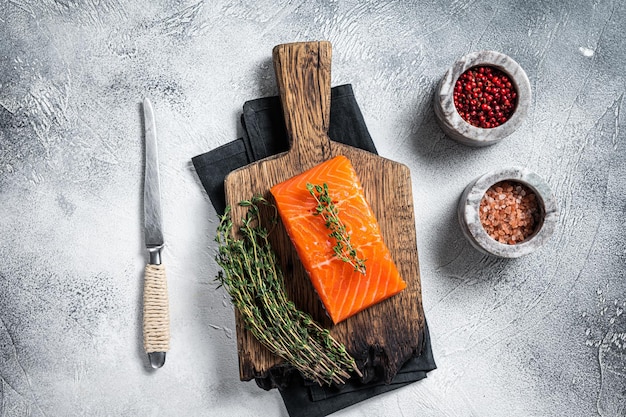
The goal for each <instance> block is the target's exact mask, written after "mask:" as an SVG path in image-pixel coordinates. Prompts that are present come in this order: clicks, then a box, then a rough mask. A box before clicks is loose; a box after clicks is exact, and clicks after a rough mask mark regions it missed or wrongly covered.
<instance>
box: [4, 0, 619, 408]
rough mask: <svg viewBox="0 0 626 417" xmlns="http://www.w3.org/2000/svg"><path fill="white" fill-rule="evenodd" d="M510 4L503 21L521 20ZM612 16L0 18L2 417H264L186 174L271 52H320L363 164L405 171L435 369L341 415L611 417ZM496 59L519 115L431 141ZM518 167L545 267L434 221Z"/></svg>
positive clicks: (205, 204)
mask: <svg viewBox="0 0 626 417" xmlns="http://www.w3.org/2000/svg"><path fill="white" fill-rule="evenodd" d="M522 4H524V5H522ZM624 27H626V3H624V2H621V1H620V0H613V1H607V0H599V1H583V0H574V1H568V2H550V1H541V0H534V1H527V2H513V1H505V0H495V1H472V0H456V1H453V2H445V1H436V0H433V1H419V2H418V1H414V2H405V1H393V2H392V1H368V2H362V1H342V2H338V1H306V2H305V1H288V0H259V1H240V2H225V1H219V0H217V1H196V0H191V1H184V0H183V1H174V0H160V1H150V2H144V1H135V2H126V1H123V0H82V1H78V0H63V1H61V0H54V1H53V0H8V1H7V0H0V219H1V220H0V259H1V260H2V262H0V416H26V415H33V416H40V415H46V416H70V415H89V416H100V415H102V416H104V415H110V416H120V415H133V416H148V415H150V416H156V415H163V416H191V415H193V416H202V415H204V416H209V415H211V416H258V415H266V416H286V411H285V410H284V406H283V405H282V402H281V400H280V397H279V395H278V393H277V392H276V391H272V392H265V391H262V390H260V389H258V388H257V387H256V385H255V384H254V383H253V382H250V383H243V382H240V381H239V380H238V371H237V358H236V344H235V340H234V338H233V329H234V320H233V311H232V308H231V306H230V305H229V302H228V300H227V299H226V297H225V295H224V292H222V290H216V289H215V284H214V283H213V282H212V280H213V277H214V276H215V273H216V266H215V263H214V262H213V253H214V245H213V236H214V229H215V226H216V220H217V217H216V215H215V212H214V211H213V209H212V207H211V205H210V203H209V200H208V198H207V196H206V195H205V194H204V191H203V190H202V189H201V186H200V184H199V181H198V180H197V177H196V175H195V173H194V171H193V167H192V165H191V163H190V158H191V157H193V156H195V155H197V154H199V153H202V152H205V151H208V150H210V149H213V148H215V147H217V146H219V145H221V144H224V143H226V142H229V141H230V140H232V139H235V138H236V137H237V135H238V134H239V129H240V128H239V126H238V117H239V114H240V112H241V106H242V104H243V102H244V101H245V100H247V99H251V98H255V97H260V96H267V95H273V94H275V93H276V87H275V82H274V74H273V69H272V66H271V60H270V59H271V49H272V47H273V46H274V45H276V44H279V43H284V42H291V41H297V40H310V39H327V40H330V41H331V42H332V43H333V48H334V58H333V85H339V84H342V83H352V84H353V86H354V89H355V93H356V95H357V99H358V101H359V103H360V105H361V107H362V111H363V113H364V116H365V119H366V121H367V123H368V126H369V128H370V130H371V133H372V136H373V137H374V140H375V143H376V145H377V147H378V148H379V151H380V153H381V154H382V155H383V156H386V157H389V158H392V159H395V160H398V161H401V162H403V163H405V164H407V165H408V166H409V167H410V168H411V172H412V178H413V187H414V196H415V207H416V216H417V223H416V227H417V233H418V246H419V251H420V261H421V271H422V285H423V294H424V305H425V309H426V313H427V317H428V319H429V324H430V328H431V331H432V336H433V348H434V350H435V355H436V359H437V363H438V366H439V369H438V370H436V371H434V372H432V373H431V374H430V375H429V377H428V379H426V380H424V381H420V382H419V383H415V384H412V385H411V386H409V387H406V388H404V389H401V390H398V391H394V392H392V393H389V394H385V395H382V396H380V397H376V398H374V399H371V400H369V401H367V402H364V403H361V404H359V405H357V406H354V407H351V408H349V409H346V410H343V411H341V412H338V413H337V415H338V416H374V415H376V416H383V415H385V416H400V415H403V416H417V415H419V416H433V417H434V416H553V415H569V416H576V417H577V416H581V417H582V416H593V415H601V416H624V415H626V404H625V403H626V314H624V310H626V267H625V263H626V246H625V245H624V240H625V239H626V233H625V231H624V230H625V226H626V222H625V221H624V211H625V209H626V176H625V175H624V174H625V173H626V140H625V139H626V136H625V129H624V118H625V113H624V112H623V111H622V109H623V104H624V92H625V91H626V78H625V75H624V73H625V70H626V52H625V50H624V46H625V43H624V34H623V31H624ZM480 49H493V50H497V51H500V52H503V53H506V54H508V55H510V56H512V57H513V58H514V59H515V60H517V61H518V62H519V63H520V64H521V65H522V66H523V67H524V69H525V70H526V72H527V73H528V76H529V78H530V80H531V84H532V88H533V93H534V97H533V102H532V106H531V110H530V114H529V118H528V119H527V120H526V122H525V123H524V125H523V126H522V127H521V129H520V130H518V131H517V132H516V133H515V134H513V135H512V136H510V137H509V138H508V139H506V140H505V141H503V142H501V143H500V144H498V145H495V146H492V147H489V148H486V149H471V148H466V147H464V146H462V145H459V144H457V143H455V142H453V141H451V140H450V139H448V138H446V137H445V136H444V135H443V134H442V132H441V130H440V129H439V128H438V126H437V124H436V122H435V120H434V116H433V112H432V105H431V97H432V93H433V91H434V86H435V84H436V82H437V81H438V79H439V78H440V77H441V76H442V75H443V73H444V72H445V70H446V69H447V68H448V66H449V65H451V64H452V62H453V61H454V60H456V59H457V58H458V57H460V56H462V55H464V54H465V53H468V52H470V51H475V50H480ZM145 95H147V96H150V97H151V98H152V100H153V103H154V106H155V108H156V112H157V116H158V130H159V135H160V141H161V142H160V152H161V155H162V156H161V164H162V184H163V193H164V201H163V203H164V216H165V227H166V240H167V243H168V246H167V248H166V250H165V253H164V258H165V262H166V264H167V266H168V273H169V279H170V281H169V282H170V297H171V318H172V350H171V352H170V353H169V354H168V361H167V364H166V365H165V367H164V368H162V369H160V370H159V371H157V372H151V371H149V370H148V369H147V367H146V358H145V355H144V354H143V353H142V351H141V342H140V337H141V334H140V311H141V303H140V300H141V281H142V270H143V266H144V263H145V259H146V254H145V252H144V250H143V248H142V242H143V241H142V229H141V224H142V213H141V201H140V196H141V189H142V169H143V167H142V149H143V145H142V132H141V115H140V102H141V100H142V98H143V97H144V96H145ZM507 165H522V166H526V167H528V168H530V169H532V170H534V171H536V172H538V173H539V174H540V175H542V176H543V177H544V178H545V179H546V180H547V181H548V182H549V183H550V185H551V186H552V187H553V189H554V191H555V193H556V195H557V198H558V200H559V204H560V207H561V211H562V215H561V218H560V222H559V226H558V230H557V232H556V234H555V236H554V237H553V238H552V240H551V241H550V242H549V244H548V245H547V246H546V247H544V248H543V249H542V250H541V251H539V252H536V253H535V254H532V255H529V256H527V257H525V258H521V259H518V260H511V261H506V260H498V259H494V258H489V257H485V256H482V255H480V254H479V253H478V252H476V251H475V250H474V249H472V248H471V247H470V245H469V244H468V243H467V242H466V241H465V240H464V238H463V237H462V235H461V232H460V229H459V226H458V224H457V222H456V220H455V204H456V201H457V199H458V197H459V195H460V193H461V191H462V190H463V188H464V187H465V185H466V184H467V183H468V182H469V181H470V180H472V179H473V178H475V177H476V176H478V175H480V174H482V173H483V172H485V171H487V170H490V169H493V168H497V167H501V166H507Z"/></svg>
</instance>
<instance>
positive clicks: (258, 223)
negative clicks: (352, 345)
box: [215, 196, 361, 385]
mask: <svg viewBox="0 0 626 417" xmlns="http://www.w3.org/2000/svg"><path fill="white" fill-rule="evenodd" d="M239 204H240V205H241V206H243V207H247V213H246V215H245V217H244V218H243V219H242V220H241V221H242V223H241V226H240V228H239V232H240V236H241V238H235V237H234V236H233V233H232V231H233V221H232V218H231V210H230V207H227V209H226V212H225V214H224V215H223V216H222V217H221V221H220V224H219V226H218V228H217V236H216V238H215V240H216V241H217V243H218V253H217V255H216V261H217V263H218V264H219V266H220V267H221V268H222V271H220V272H219V273H218V275H217V278H216V281H218V282H219V283H220V286H223V287H225V288H226V290H227V291H228V293H229V294H230V297H231V301H232V303H233V305H234V306H235V307H236V308H237V310H238V311H239V313H240V314H241V317H242V318H243V321H244V323H245V326H246V328H247V329H248V330H249V331H250V332H251V333H252V335H253V336H254V337H255V338H256V339H257V340H258V341H259V342H260V343H261V344H263V345H264V346H265V347H267V348H268V349H269V350H270V351H271V352H273V353H274V354H276V355H278V356H280V357H282V358H283V359H285V360H286V361H287V362H288V363H290V364H291V365H293V367H294V368H296V369H297V370H298V371H300V373H301V374H302V376H303V377H304V378H306V379H309V380H311V381H314V382H317V383H318V384H320V385H323V384H328V385H331V384H333V383H335V384H342V383H344V382H345V381H346V380H347V379H348V378H349V377H350V372H352V371H353V372H355V373H356V374H358V375H359V376H360V375H361V372H360V371H359V370H358V368H357V367H356V364H355V362H354V359H353V358H352V357H351V356H350V354H349V353H348V352H347V351H346V348H345V346H344V345H343V344H341V343H339V342H337V341H336V340H335V339H334V338H333V337H331V335H330V332H329V331H328V330H327V329H324V328H322V327H320V326H319V325H318V324H317V323H316V322H315V321H314V320H313V319H312V318H311V316H309V315H308V314H306V313H304V312H302V311H300V310H298V309H297V308H296V306H295V304H294V303H293V302H292V301H290V300H289V299H288V298H287V293H286V291H285V284H284V279H283V274H282V271H281V269H280V268H279V267H278V260H277V257H276V254H275V252H274V251H273V250H272V247H271V245H270V242H269V240H268V236H269V234H270V230H268V229H267V227H266V226H265V225H264V224H263V223H262V216H261V215H260V206H261V205H263V206H270V207H272V208H273V209H274V210H276V207H275V206H273V205H272V204H271V203H269V202H268V201H267V200H266V199H265V198H263V197H261V196H255V197H253V198H252V199H250V200H245V201H242V202H241V203H239ZM275 221H276V211H275V212H274V216H272V220H271V223H275Z"/></svg>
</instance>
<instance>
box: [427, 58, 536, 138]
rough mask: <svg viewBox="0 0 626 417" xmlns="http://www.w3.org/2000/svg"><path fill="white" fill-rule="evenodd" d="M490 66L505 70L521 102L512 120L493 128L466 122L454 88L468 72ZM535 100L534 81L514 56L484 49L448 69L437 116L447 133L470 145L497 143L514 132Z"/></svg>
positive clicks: (436, 106)
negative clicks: (529, 78) (460, 110)
mask: <svg viewBox="0 0 626 417" xmlns="http://www.w3.org/2000/svg"><path fill="white" fill-rule="evenodd" d="M479 66H489V67H493V68H496V69H498V70H500V71H502V72H504V73H505V74H506V75H507V76H508V77H509V78H510V79H511V81H512V84H513V86H514V88H515V90H516V92H517V104H516V107H515V110H514V112H513V114H512V115H511V116H510V117H509V118H508V120H507V121H506V122H505V123H503V124H501V125H499V126H497V127H492V128H480V127H476V126H474V125H472V124H470V123H468V122H467V121H465V120H464V119H463V118H462V117H461V116H460V114H459V112H458V111H457V109H456V106H455V104H454V87H455V84H456V82H457V80H458V79H459V77H460V76H461V74H463V73H464V72H465V71H467V70H468V69H470V68H473V67H479ZM530 102H531V90H530V82H529V80H528V77H527V76H526V72H524V70H523V69H522V67H521V66H520V65H519V64H518V63H517V62H515V60H513V59H512V58H511V57H509V56H507V55H505V54H502V53H500V52H495V51H480V52H473V53H470V54H468V55H465V56H464V57H462V58H461V59H459V60H458V61H456V62H455V63H454V65H452V67H450V69H448V71H447V72H446V73H445V75H444V76H443V78H442V79H441V81H440V82H439V85H438V87H437V89H436V91H435V96H434V109H435V116H436V118H437V121H438V122H439V125H440V126H441V128H442V130H443V131H444V133H445V134H446V135H447V136H449V137H450V138H452V139H455V140H457V141H458V142H461V143H463V144H465V145H470V146H487V145H491V144H494V143H497V142H499V141H501V140H502V139H504V138H505V137H507V136H509V135H510V134H511V133H513V132H514V131H515V130H516V129H517V128H518V127H519V126H520V124H521V123H522V122H523V121H524V119H525V118H526V115H527V114H528V108H529V106H530Z"/></svg>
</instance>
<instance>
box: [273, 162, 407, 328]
mask: <svg viewBox="0 0 626 417" xmlns="http://www.w3.org/2000/svg"><path fill="white" fill-rule="evenodd" d="M307 183H311V184H317V185H323V184H324V183H326V184H327V185H328V190H329V196H330V197H331V199H332V200H333V202H334V203H335V206H336V207H337V208H338V210H339V214H338V216H339V219H340V220H341V222H343V224H344V225H345V226H346V230H347V231H348V233H349V234H350V241H351V243H352V246H353V247H354V248H355V249H356V250H357V253H358V256H359V258H361V259H366V261H365V268H366V270H365V274H363V273H362V272H359V271H355V268H354V266H352V265H351V264H349V263H348V262H345V261H343V260H341V259H340V258H338V257H337V256H336V255H335V252H334V249H333V248H334V247H335V244H336V243H337V242H336V240H335V239H334V238H331V237H329V234H330V231H329V230H328V228H327V227H326V225H325V220H324V218H323V217H322V216H320V215H315V212H316V207H317V201H316V200H315V197H313V196H312V195H311V193H310V192H309V190H308V189H307ZM270 192H271V193H272V196H273V197H274V199H275V200H276V206H277V208H278V212H279V214H280V218H281V220H282V222H283V224H284V226H285V229H286V230H287V234H288V235H289V237H290V239H291V241H292V242H293V244H294V246H295V248H296V252H297V253H298V256H299V258H300V261H301V262H302V264H303V265H304V267H305V269H306V271H307V273H308V274H309V277H310V279H311V282H312V283H313V287H314V288H315V290H316V291H317V294H318V296H319V297H320V299H321V300H322V303H323V304H324V307H325V308H326V311H327V313H328V314H329V316H330V318H331V319H332V321H333V323H335V324H337V323H339V322H341V321H343V320H345V319H347V318H348V317H350V316H352V315H354V314H356V313H358V312H360V311H362V310H364V309H366V308H368V307H370V306H372V305H374V304H376V303H379V302H380V301H382V300H384V299H387V298H389V297H391V296H393V295H396V294H397V293H399V292H400V291H402V290H403V289H404V288H406V283H405V282H404V280H403V279H402V277H400V274H399V272H398V269H397V268H396V265H395V264H394V262H393V260H392V259H391V254H390V253H389V249H388V248H387V245H385V242H384V241H383V238H382V235H381V233H380V229H379V227H378V221H377V220H376V217H375V216H374V213H373V212H372V210H371V208H370V206H369V204H368V202H367V200H366V199H365V195H364V193H363V188H362V186H361V183H360V181H359V178H358V177H357V174H356V172H355V171H354V168H353V167H352V164H351V163H350V160H349V159H348V158H346V157H345V156H342V155H340V156H336V157H334V158H332V159H330V160H328V161H326V162H324V163H322V164H319V165H317V166H315V167H313V168H311V169H309V170H308V171H305V172H303V173H302V174H299V175H296V176H295V177H292V178H290V179H288V180H287V181H284V182H281V183H279V184H277V185H275V186H273V187H272V188H271V189H270Z"/></svg>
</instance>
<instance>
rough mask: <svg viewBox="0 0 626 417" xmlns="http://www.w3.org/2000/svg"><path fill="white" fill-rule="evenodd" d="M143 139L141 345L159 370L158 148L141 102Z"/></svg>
mask: <svg viewBox="0 0 626 417" xmlns="http://www.w3.org/2000/svg"><path fill="white" fill-rule="evenodd" d="M143 116H144V129H145V131H144V135H145V178H144V190H143V210H144V241H145V245H146V249H147V250H148V255H149V259H148V263H147V265H146V268H145V271H144V289H143V345H144V350H145V351H146V353H147V354H148V358H149V361H150V365H151V366H152V367H153V368H155V369H156V368H160V367H162V366H163V364H164V363H165V353H166V352H167V351H168V350H169V340H170V336H169V324H170V323H169V302H168V293H167V279H166V276H165V267H164V265H163V264H162V262H161V250H162V249H163V247H164V246H165V240H164V238H163V215H162V210H161V183H160V182H161V181H160V178H159V155H158V148H157V135H156V121H155V116H154V109H153V108H152V103H151V102H150V100H149V99H148V98H144V100H143Z"/></svg>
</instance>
